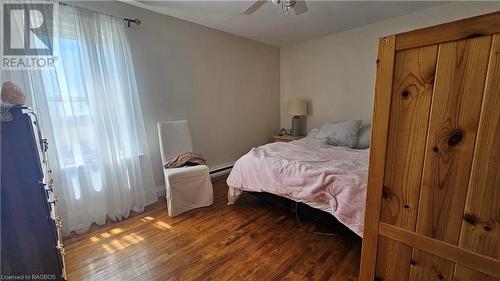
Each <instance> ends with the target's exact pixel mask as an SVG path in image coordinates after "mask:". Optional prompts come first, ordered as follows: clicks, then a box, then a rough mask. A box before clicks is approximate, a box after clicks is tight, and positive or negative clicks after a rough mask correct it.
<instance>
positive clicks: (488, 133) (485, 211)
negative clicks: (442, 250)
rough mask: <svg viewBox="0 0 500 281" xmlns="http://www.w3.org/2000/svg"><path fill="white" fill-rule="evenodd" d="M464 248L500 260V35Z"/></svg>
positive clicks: (486, 100) (487, 93)
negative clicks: (470, 219)
mask: <svg viewBox="0 0 500 281" xmlns="http://www.w3.org/2000/svg"><path fill="white" fill-rule="evenodd" d="M480 120H481V122H480V124H479V129H478V134H477V140H476V149H475V151H474V160H473V162H472V172H471V178H470V182H469V191H468V194H467V203H466V205H465V212H464V217H465V216H469V217H471V218H473V219H474V221H471V222H467V221H464V223H463V224H462V233H461V239H460V247H463V248H465V249H469V250H472V251H475V252H478V253H481V254H483V255H487V256H490V257H494V258H497V259H500V35H495V37H494V39H493V44H492V49H491V56H490V63H489V69H488V78H487V81H486V89H485V95H484V100H483V107H482V111H481V117H480Z"/></svg>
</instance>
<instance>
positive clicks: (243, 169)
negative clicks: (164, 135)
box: [227, 129, 369, 237]
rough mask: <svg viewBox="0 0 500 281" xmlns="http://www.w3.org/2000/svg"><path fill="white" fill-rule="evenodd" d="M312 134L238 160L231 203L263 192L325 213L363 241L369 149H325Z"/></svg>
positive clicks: (231, 180)
mask: <svg viewBox="0 0 500 281" xmlns="http://www.w3.org/2000/svg"><path fill="white" fill-rule="evenodd" d="M315 130H317V129H315ZM316 133H317V131H314V130H313V131H311V133H310V134H309V135H308V136H307V137H305V138H304V139H301V140H297V141H292V142H288V143H285V142H276V143H270V144H266V145H263V146H260V147H256V148H252V150H250V151H249V152H248V153H247V154H245V155H244V156H242V157H241V158H240V159H239V160H238V161H237V162H236V163H235V165H234V167H233V169H232V171H231V173H230V175H229V177H228V178H227V184H228V186H229V190H228V201H229V204H230V205H232V204H234V203H235V202H236V200H237V199H238V197H239V196H240V195H241V194H242V192H244V191H250V192H267V193H271V194H274V195H278V196H282V197H285V198H288V199H290V200H293V201H297V202H301V203H304V204H307V205H309V206H311V207H313V208H316V209H319V210H322V211H325V212H328V213H330V214H332V215H333V216H335V217H336V218H337V220H339V221H340V222H341V223H342V224H344V225H345V226H347V227H348V228H349V229H351V230H352V231H353V232H354V233H356V234H357V235H359V236H361V237H362V236H363V224H364V208H365V198H366V186H367V177H368V156H369V149H351V148H347V147H341V146H332V145H328V144H326V141H325V140H324V139H320V138H316V137H315V135H316Z"/></svg>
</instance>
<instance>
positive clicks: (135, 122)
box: [2, 6, 156, 235]
mask: <svg viewBox="0 0 500 281" xmlns="http://www.w3.org/2000/svg"><path fill="white" fill-rule="evenodd" d="M59 18H60V21H59V22H57V23H56V27H57V28H59V36H58V37H57V38H54V44H56V45H57V46H58V47H59V58H58V59H57V62H56V67H55V69H53V70H22V71H19V70H15V71H2V80H4V81H6V80H12V81H13V82H14V83H17V84H18V85H20V86H21V87H22V88H24V90H25V91H26V92H27V93H28V94H29V100H30V102H31V105H32V106H33V107H35V108H36V109H37V111H38V114H39V116H40V118H41V123H42V124H41V125H42V128H43V130H44V133H45V134H46V135H47V138H48V139H49V145H50V144H52V145H51V146H50V147H49V160H50V161H51V163H50V164H51V166H52V170H53V174H54V177H55V180H56V185H55V190H56V193H57V194H58V196H59V198H60V199H61V200H60V204H59V209H58V211H59V213H60V214H61V215H62V217H63V220H64V224H63V232H64V233H65V234H66V235H67V234H69V233H70V232H71V231H76V232H85V231H87V230H88V228H89V226H90V225H91V224H93V223H97V224H103V223H105V222H106V219H107V218H109V219H111V220H120V219H123V218H126V217H128V216H129V214H130V211H135V212H141V211H142V210H143V209H144V206H145V205H146V204H147V203H152V202H154V201H156V194H155V192H154V188H153V176H152V168H151V161H150V158H149V152H148V149H147V140H146V134H145V128H144V122H143V119H142V112H141V108H140V101H139V94H138V89H137V85H136V80H135V74H134V69H133V65H132V58H131V54H130V47H129V44H128V41H127V37H126V33H125V27H124V24H125V23H124V22H123V20H121V19H118V18H114V17H111V16H108V15H103V14H98V13H95V12H92V11H88V10H83V9H79V8H73V7H69V6H59Z"/></svg>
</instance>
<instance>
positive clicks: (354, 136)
mask: <svg viewBox="0 0 500 281" xmlns="http://www.w3.org/2000/svg"><path fill="white" fill-rule="evenodd" d="M360 126H361V120H350V121H344V122H338V123H330V124H325V125H323V126H322V127H321V129H320V130H319V133H318V134H317V135H316V138H322V137H324V136H326V137H327V139H328V144H330V145H335V146H346V147H350V148H354V147H355V146H356V142H357V140H358V132H359V127H360Z"/></svg>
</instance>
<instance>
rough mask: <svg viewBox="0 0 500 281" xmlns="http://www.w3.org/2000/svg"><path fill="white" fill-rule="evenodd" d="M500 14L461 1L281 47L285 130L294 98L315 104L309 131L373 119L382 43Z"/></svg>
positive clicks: (491, 6)
mask: <svg viewBox="0 0 500 281" xmlns="http://www.w3.org/2000/svg"><path fill="white" fill-rule="evenodd" d="M498 10H500V2H475V3H474V2H455V3H449V4H445V5H442V6H437V7H433V8H429V9H424V10H419V11H417V12H415V13H413V14H409V15H405V16H401V17H397V18H392V19H389V20H385V21H380V22H377V23H373V24H369V25H365V26H362V27H359V28H356V29H351V30H348V31H345V32H341V33H336V34H331V35H328V36H326V37H322V38H319V39H314V40H311V41H308V42H305V43H300V44H297V45H293V46H286V47H283V48H281V60H280V69H281V71H280V76H281V77H280V79H281V126H282V127H286V128H289V127H290V126H291V125H290V124H291V117H290V116H288V115H287V112H286V109H287V108H286V106H287V102H288V100H289V99H290V98H293V97H304V98H307V99H308V100H309V108H310V111H311V114H310V115H308V116H307V119H306V123H307V129H308V130H310V129H312V128H314V127H318V126H321V124H323V123H325V122H328V121H341V120H348V119H363V120H365V121H369V120H370V119H371V111H372V99H373V92H374V85H375V69H376V67H375V61H376V55H377V41H378V40H377V39H378V38H379V37H382V36H385V35H391V34H396V33H400V32H404V31H409V30H413V29H416V28H421V27H426V26H430V25H436V24H440V23H444V22H448V21H453V20H457V19H461V18H466V17H471V16H475V15H480V14H485V13H489V12H493V11H498Z"/></svg>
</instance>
